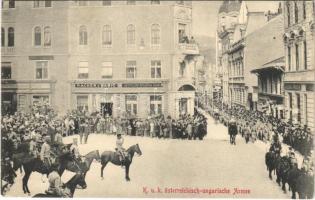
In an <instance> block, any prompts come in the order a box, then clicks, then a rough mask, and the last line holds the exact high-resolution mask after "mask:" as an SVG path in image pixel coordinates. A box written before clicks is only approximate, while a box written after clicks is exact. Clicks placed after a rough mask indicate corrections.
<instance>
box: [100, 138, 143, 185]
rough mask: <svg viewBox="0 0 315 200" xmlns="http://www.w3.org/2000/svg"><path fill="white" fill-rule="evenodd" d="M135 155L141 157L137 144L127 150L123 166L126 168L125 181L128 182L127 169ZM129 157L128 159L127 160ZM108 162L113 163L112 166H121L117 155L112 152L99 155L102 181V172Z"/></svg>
mask: <svg viewBox="0 0 315 200" xmlns="http://www.w3.org/2000/svg"><path fill="white" fill-rule="evenodd" d="M135 153H137V154H138V155H142V152H141V150H140V147H139V145H138V144H135V145H133V146H131V147H129V148H128V149H127V154H128V156H126V159H125V162H124V163H123V165H124V166H125V167H126V177H125V178H126V181H130V178H129V167H130V165H131V163H132V158H133V156H134V154H135ZM128 157H129V158H128ZM108 162H111V163H113V164H114V165H121V164H122V163H121V161H120V159H119V153H117V152H114V151H104V152H103V153H102V155H101V164H102V168H101V178H102V179H103V170H104V168H105V166H106V165H107V163H108Z"/></svg>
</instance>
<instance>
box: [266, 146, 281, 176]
mask: <svg viewBox="0 0 315 200" xmlns="http://www.w3.org/2000/svg"><path fill="white" fill-rule="evenodd" d="M279 159H280V155H279V154H276V153H275V152H270V151H269V152H267V153H266V155H265V163H266V166H267V170H268V171H269V178H270V179H271V180H272V172H273V171H275V170H276V168H277V165H278V163H279Z"/></svg>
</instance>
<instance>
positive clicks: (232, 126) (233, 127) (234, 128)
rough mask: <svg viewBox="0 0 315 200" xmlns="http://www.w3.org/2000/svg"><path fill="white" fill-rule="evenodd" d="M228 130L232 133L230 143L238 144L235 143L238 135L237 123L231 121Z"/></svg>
mask: <svg viewBox="0 0 315 200" xmlns="http://www.w3.org/2000/svg"><path fill="white" fill-rule="evenodd" d="M228 131H229V135H230V143H231V144H232V145H233V144H234V145H236V143H235V138H236V135H237V126H236V124H235V123H231V124H229V125H228Z"/></svg>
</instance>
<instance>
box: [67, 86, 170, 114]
mask: <svg viewBox="0 0 315 200" xmlns="http://www.w3.org/2000/svg"><path fill="white" fill-rule="evenodd" d="M71 99H72V100H71V101H72V105H73V107H72V109H78V110H81V111H85V112H89V113H93V112H98V113H100V114H101V115H102V116H112V117H118V116H120V117H122V118H128V117H133V118H146V117H148V116H150V115H157V114H167V113H168V109H167V105H168V102H167V99H168V97H167V81H166V80H162V81H137V82H136V81H134V80H133V81H126V80H116V81H110V82H109V81H103V80H100V81H73V82H72V83H71Z"/></svg>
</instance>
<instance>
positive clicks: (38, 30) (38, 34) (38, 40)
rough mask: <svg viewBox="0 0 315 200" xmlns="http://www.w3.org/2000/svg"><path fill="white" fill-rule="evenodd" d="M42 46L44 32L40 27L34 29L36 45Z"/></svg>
mask: <svg viewBox="0 0 315 200" xmlns="http://www.w3.org/2000/svg"><path fill="white" fill-rule="evenodd" d="M41 44H42V32H41V28H40V27H39V26H36V27H35V28H34V45H35V46H40V45H41Z"/></svg>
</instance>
